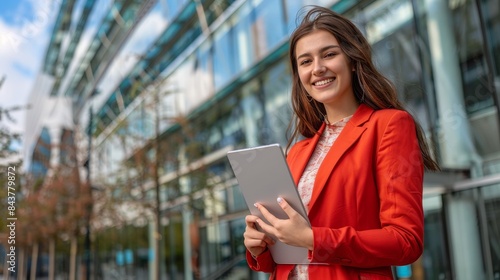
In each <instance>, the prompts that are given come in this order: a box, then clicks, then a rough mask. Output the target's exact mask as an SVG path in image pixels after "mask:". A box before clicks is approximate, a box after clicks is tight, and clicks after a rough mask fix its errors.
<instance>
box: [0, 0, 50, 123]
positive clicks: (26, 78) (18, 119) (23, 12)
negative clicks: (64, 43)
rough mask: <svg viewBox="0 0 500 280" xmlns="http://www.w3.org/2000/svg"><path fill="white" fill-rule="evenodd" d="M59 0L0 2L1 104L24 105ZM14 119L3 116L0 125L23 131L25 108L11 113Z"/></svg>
mask: <svg viewBox="0 0 500 280" xmlns="http://www.w3.org/2000/svg"><path fill="white" fill-rule="evenodd" d="M58 6H59V1H57V0H56V1H52V0H41V1H40V0H3V1H0V77H4V76H5V78H6V79H5V82H4V83H3V84H2V85H1V87H0V107H2V108H3V109H8V108H11V107H14V106H23V105H26V104H27V102H28V97H29V95H30V93H31V91H32V90H33V83H34V81H35V79H36V75H37V73H38V71H39V69H40V65H41V63H42V61H43V56H44V53H45V48H46V46H47V42H48V39H49V34H50V28H51V27H52V22H53V18H54V15H55V12H56V11H57V10H58ZM10 115H11V116H12V118H14V120H15V122H11V121H9V120H7V119H6V118H2V120H1V122H0V126H7V127H8V128H9V129H10V130H11V131H15V132H18V133H23V131H24V126H25V123H24V119H25V112H24V111H15V112H12V113H11V114H10Z"/></svg>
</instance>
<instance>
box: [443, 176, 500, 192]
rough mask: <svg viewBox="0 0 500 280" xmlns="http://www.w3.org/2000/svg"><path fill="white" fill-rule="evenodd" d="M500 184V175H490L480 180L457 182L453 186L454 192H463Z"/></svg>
mask: <svg viewBox="0 0 500 280" xmlns="http://www.w3.org/2000/svg"><path fill="white" fill-rule="evenodd" d="M493 184H500V174H493V175H488V176H484V177H480V178H473V179H468V180H463V181H460V182H456V183H455V184H453V185H452V186H451V190H452V191H463V190H468V189H473V188H477V187H482V186H488V185H493Z"/></svg>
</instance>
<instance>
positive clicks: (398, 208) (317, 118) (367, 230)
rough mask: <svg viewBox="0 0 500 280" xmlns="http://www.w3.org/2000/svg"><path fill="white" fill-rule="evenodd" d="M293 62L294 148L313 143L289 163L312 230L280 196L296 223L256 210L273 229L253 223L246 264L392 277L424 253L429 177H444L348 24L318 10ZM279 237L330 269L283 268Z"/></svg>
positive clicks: (301, 274) (282, 272)
mask: <svg viewBox="0 0 500 280" xmlns="http://www.w3.org/2000/svg"><path fill="white" fill-rule="evenodd" d="M289 59H290V62H291V66H292V74H293V87H292V105H293V111H294V114H295V117H294V120H293V124H295V126H294V128H293V130H292V138H291V139H290V142H289V144H288V147H290V146H291V143H292V142H294V141H296V140H297V139H298V138H299V137H300V136H303V137H304V138H305V139H303V140H301V141H299V142H297V143H296V144H295V145H293V147H292V148H291V149H290V151H289V152H288V155H287V162H288V165H289V167H290V171H291V172H292V175H293V177H294V180H295V182H296V183H297V186H298V190H299V193H300V195H301V198H302V201H303V203H304V205H305V207H306V209H307V210H308V217H309V220H310V223H311V226H312V228H311V227H309V225H308V224H307V222H306V221H305V220H304V219H303V218H302V217H301V216H300V215H299V214H298V213H297V212H295V210H293V209H292V208H291V207H289V205H288V204H287V202H286V201H285V200H283V199H281V198H278V203H279V204H280V206H281V207H282V208H283V209H284V210H285V212H286V213H287V214H288V216H289V219H285V220H279V219H277V218H276V217H274V216H273V215H272V214H270V213H269V212H268V211H267V209H266V208H265V207H263V206H262V205H256V207H258V209H259V210H260V211H261V212H262V214H263V215H264V217H265V218H266V219H267V220H268V221H269V224H267V223H265V222H263V221H262V220H260V219H258V217H256V216H253V215H249V216H247V217H246V224H247V227H246V230H245V233H244V238H245V241H244V243H245V246H246V248H247V261H248V264H249V266H250V268H252V269H254V270H257V271H264V272H268V273H271V279H393V277H392V270H391V266H394V265H405V264H410V263H412V262H414V261H415V260H416V259H418V258H419V256H420V255H421V254H422V250H423V209H422V186H423V170H424V168H426V169H428V170H438V169H439V167H438V165H437V164H436V163H435V162H434V161H433V160H432V158H431V156H430V153H429V149H428V147H427V145H426V143H425V140H424V135H423V132H422V130H421V128H420V126H419V125H418V124H417V123H416V122H415V121H414V119H413V118H412V117H411V115H410V114H409V113H407V112H406V111H405V110H404V108H403V106H402V105H401V103H400V102H399V101H398V99H397V94H396V91H395V88H394V86H393V85H392V84H391V82H390V81H389V80H388V79H387V78H385V77H383V76H382V75H381V74H380V73H379V72H378V71H377V70H376V69H375V67H374V65H373V62H372V59H371V49H370V46H369V44H368V42H367V41H366V39H365V38H364V37H363V35H362V33H361V32H360V31H359V30H358V29H357V28H356V27H355V26H354V24H352V23H351V22H350V21H349V20H348V19H346V18H344V17H342V16H340V15H338V14H336V13H334V12H333V11H331V10H329V9H326V8H322V7H317V6H314V7H312V9H310V10H309V11H308V12H307V14H306V15H305V17H304V19H303V20H302V22H301V24H300V25H299V26H298V28H297V29H296V30H295V31H294V33H293V34H292V36H291V38H290V55H289ZM288 147H287V149H288ZM257 224H258V226H260V227H261V228H262V231H258V230H256V227H257ZM273 238H276V239H279V240H280V241H282V242H284V243H287V244H290V245H294V246H300V247H305V248H308V250H309V259H310V261H311V263H318V262H319V263H325V264H323V265H316V264H309V265H293V264H291V265H288V264H286V265H285V264H276V263H275V262H274V261H273V259H272V256H271V254H270V251H269V250H268V246H272V245H273V244H274V240H273Z"/></svg>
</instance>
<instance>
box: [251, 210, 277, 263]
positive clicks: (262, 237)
mask: <svg viewBox="0 0 500 280" xmlns="http://www.w3.org/2000/svg"><path fill="white" fill-rule="evenodd" d="M257 219H259V217H257V216H253V215H248V216H246V217H245V223H246V224H247V226H246V228H245V232H244V233H243V237H244V239H245V241H244V244H245V247H247V250H248V251H249V252H250V254H252V255H254V256H258V255H260V254H262V252H264V251H265V250H266V249H267V246H269V245H273V244H274V243H275V242H274V240H273V239H272V238H271V237H269V235H267V234H265V233H264V232H261V231H258V230H257V228H256V225H255V223H256V221H257Z"/></svg>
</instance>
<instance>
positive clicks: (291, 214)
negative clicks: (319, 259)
mask: <svg viewBox="0 0 500 280" xmlns="http://www.w3.org/2000/svg"><path fill="white" fill-rule="evenodd" d="M278 204H279V205H280V206H281V208H282V209H283V210H284V211H285V213H286V214H287V215H288V218H289V219H284V220H282V219H278V218H276V217H275V216H274V215H273V214H271V213H270V212H269V211H268V210H267V209H266V208H265V207H264V206H262V205H260V204H258V203H257V204H256V205H255V206H256V207H257V208H258V209H259V211H260V212H261V213H262V215H263V216H264V218H266V220H268V221H269V223H270V225H269V224H267V223H265V222H264V221H263V220H261V219H257V223H258V224H259V226H260V227H261V228H262V229H263V230H264V231H265V232H267V233H269V234H270V235H272V236H275V237H276V238H277V239H279V241H281V242H283V243H285V244H288V245H293V246H298V247H305V248H307V249H308V250H311V251H312V250H313V247H314V238H313V231H312V229H311V227H310V226H309V224H308V223H307V221H306V219H304V217H302V216H301V215H300V214H299V213H298V212H297V211H295V210H294V209H293V208H292V207H291V206H290V205H289V204H288V202H286V201H285V200H284V199H283V198H281V197H278Z"/></svg>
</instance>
